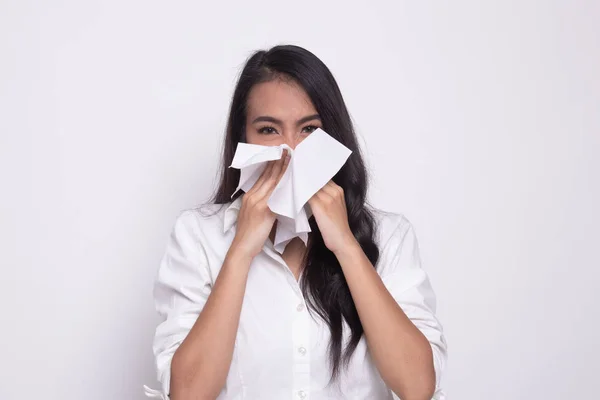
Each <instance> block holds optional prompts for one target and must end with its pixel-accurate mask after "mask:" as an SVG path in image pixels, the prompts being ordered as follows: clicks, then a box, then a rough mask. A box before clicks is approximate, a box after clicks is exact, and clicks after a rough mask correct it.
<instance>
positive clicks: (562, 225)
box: [0, 0, 600, 400]
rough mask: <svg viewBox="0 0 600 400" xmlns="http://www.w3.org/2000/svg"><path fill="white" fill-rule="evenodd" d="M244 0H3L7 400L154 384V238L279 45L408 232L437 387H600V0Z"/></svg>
mask: <svg viewBox="0 0 600 400" xmlns="http://www.w3.org/2000/svg"><path fill="white" fill-rule="evenodd" d="M238 3H239V4H233V3H231V2H227V1H220V2H210V3H202V2H199V1H171V2H167V1H147V0H146V1H134V0H127V1H123V0H120V1H103V2H100V1H97V2H89V1H87V2H82V1H75V0H69V1H66V0H65V1H60V0H57V1H53V2H43V1H23V0H19V1H17V0H12V1H7V0H3V1H2V2H1V3H0V57H1V60H0V132H1V141H0V152H1V153H0V174H1V175H0V177H1V183H2V185H1V189H0V190H1V194H2V195H1V197H0V213H1V215H0V217H1V221H0V224H1V225H0V235H1V236H0V243H1V251H2V254H1V257H0V263H1V272H2V278H1V280H0V299H1V303H0V304H1V306H2V309H1V311H2V319H1V321H2V329H1V331H0V357H1V362H0V399H2V400H14V399H36V400H37V399H42V398H43V399H69V400H71V399H72V400H81V399H86V400H101V399H102V400H104V399H124V400H129V399H139V400H141V399H142V397H143V396H142V384H143V383H147V384H151V385H153V386H155V381H154V378H155V375H154V367H153V356H152V352H151V340H152V336H153V334H154V328H155V326H156V323H157V317H156V316H155V313H154V308H153V303H152V294H151V289H152V282H153V279H154V275H155V273H156V269H157V268H158V263H159V260H160V257H161V256H162V252H163V250H164V246H165V245H166V241H167V237H168V234H169V232H170V229H171V226H172V223H173V222H174V218H175V216H176V215H177V213H178V212H179V211H180V210H181V209H183V208H187V207H191V206H194V205H196V204H198V203H200V202H202V201H204V200H206V199H207V197H208V195H209V194H210V193H211V190H212V188H213V183H214V180H215V171H216V168H217V163H218V150H219V146H220V143H221V139H222V136H223V128H224V126H225V120H226V113H227V107H228V103H229V101H230V97H231V94H232V89H233V84H234V80H235V77H236V74H237V73H238V72H239V69H240V68H241V66H242V65H243V62H244V60H245V59H246V57H247V56H249V55H250V54H251V51H252V50H254V49H258V48H268V47H269V46H272V45H275V44H279V43H294V44H299V45H301V46H304V47H306V48H308V49H309V50H311V51H313V52H314V53H315V54H317V55H318V56H319V57H320V58H321V59H322V60H323V61H324V62H325V63H326V64H327V65H328V66H329V67H330V69H331V70H332V71H333V73H334V75H335V76H336V78H337V79H338V83H339V85H340V87H341V88H342V92H343V94H344V96H345V99H346V102H347V105H348V107H349V109H350V111H351V114H352V116H353V119H354V121H355V123H356V127H357V130H358V132H359V134H360V137H361V141H362V142H363V144H364V149H365V154H366V158H367V161H368V164H369V166H370V168H371V171H372V177H373V186H372V191H371V199H372V202H373V203H374V204H375V205H376V206H379V207H382V208H385V209H388V210H391V211H397V212H402V213H404V214H405V215H406V216H407V217H408V218H409V219H410V220H411V221H412V222H413V224H414V225H415V227H416V230H417V234H418V237H419V239H420V245H421V251H422V256H423V261H424V267H425V268H426V269H427V270H428V271H429V274H430V277H431V280H432V283H433V285H434V288H435V290H436V292H437V295H438V303H439V309H438V313H439V317H440V319H441V320H442V322H443V324H444V327H445V330H446V334H447V339H448V343H449V363H448V369H447V371H446V374H445V376H444V386H445V388H446V390H447V392H448V394H449V398H450V399H457V400H479V399H486V400H494V399H498V400H500V399H502V400H506V399H510V400H513V399H528V400H530V399H544V400H548V399H556V400H558V399H561V400H563V399H593V398H597V397H598V396H599V395H598V387H597V385H596V379H597V376H598V372H599V370H598V359H600V346H599V345H598V338H599V337H600V322H599V318H600V310H599V307H598V299H597V292H598V289H600V284H599V282H600V274H599V272H598V270H599V269H600V211H599V206H600V188H599V186H600V161H599V160H600V157H598V155H599V152H600V39H599V37H600V28H598V26H599V25H598V23H599V21H600V5H599V4H600V3H598V2H597V1H593V0H589V1H583V0H579V1H566V0H565V1H562V2H561V1H542V0H538V1H534V0H528V1H475V0H472V1H466V0H460V1H453V2H441V1H440V2H429V1H419V2H415V1H413V2H399V1H375V0H373V1H369V2H368V4H364V5H360V6H354V5H350V4H349V3H348V2H342V1H338V2H327V1H323V0H320V1H314V2H313V1H302V2H294V3H293V2H284V1H271V2H269V1H246V2H238Z"/></svg>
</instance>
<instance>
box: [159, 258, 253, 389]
mask: <svg viewBox="0 0 600 400" xmlns="http://www.w3.org/2000/svg"><path fill="white" fill-rule="evenodd" d="M251 261H252V260H251V259H249V258H248V257H245V256H244V255H242V254H238V253H236V252H235V249H233V248H230V251H229V252H228V254H227V256H226V258H225V261H224V263H223V266H222V268H221V272H220V273H219V275H218V277H217V279H216V281H215V284H214V286H213V288H212V291H211V294H210V296H209V297H208V300H207V302H206V304H205V306H204V308H203V310H202V312H201V313H200V316H199V317H198V319H197V320H196V322H195V323H194V326H193V327H192V329H191V330H190V332H189V333H188V335H187V336H186V338H185V340H184V341H183V343H182V344H181V345H180V346H179V348H178V349H177V351H176V352H175V354H174V356H173V360H172V362H171V393H170V397H171V399H172V400H185V399H214V398H216V397H217V396H218V395H219V393H220V391H221V389H222V387H223V386H224V384H225V380H226V378H227V374H228V372H229V366H230V365H231V359H232V356H233V347H234V343H235V337H236V332H237V329H238V324H239V320H240V312H241V309H242V302H243V298H244V292H245V289H246V280H247V277H248V270H249V267H250V262H251Z"/></svg>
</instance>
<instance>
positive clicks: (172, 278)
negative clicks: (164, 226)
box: [146, 210, 211, 400]
mask: <svg viewBox="0 0 600 400" xmlns="http://www.w3.org/2000/svg"><path fill="white" fill-rule="evenodd" d="M200 238H201V234H200V232H199V231H198V223H197V216H195V215H194V211H193V210H186V211H183V212H182V213H181V214H180V215H179V216H178V217H177V219H176V221H175V224H174V225H173V228H172V231H171V234H170V237H169V240H168V242H167V246H166V250H165V253H164V255H163V257H162V260H161V263H160V267H159V270H158V275H157V278H156V282H155V284H154V302H155V307H156V311H157V312H158V314H159V316H160V317H161V319H162V321H161V322H160V324H159V325H158V327H157V328H156V333H155V336H154V343H153V351H154V357H155V362H156V372H157V379H158V381H159V382H160V384H161V393H160V394H159V393H157V392H158V391H155V390H152V389H149V388H147V389H146V395H147V396H149V397H155V398H161V397H162V398H163V399H164V400H167V399H169V395H170V384H171V360H172V358H173V354H175V351H176V350H177V348H178V347H179V345H180V344H181V343H182V342H183V340H184V339H185V337H186V336H187V334H188V333H189V331H190V330H191V329H192V327H193V325H194V323H195V322H196V320H197V318H198V316H199V315H200V312H201V311H202V308H203V307H204V304H206V300H207V299H208V296H209V294H210V290H211V281H210V275H209V272H208V265H207V264H208V263H207V258H206V253H205V252H204V250H203V248H202V244H201V241H200Z"/></svg>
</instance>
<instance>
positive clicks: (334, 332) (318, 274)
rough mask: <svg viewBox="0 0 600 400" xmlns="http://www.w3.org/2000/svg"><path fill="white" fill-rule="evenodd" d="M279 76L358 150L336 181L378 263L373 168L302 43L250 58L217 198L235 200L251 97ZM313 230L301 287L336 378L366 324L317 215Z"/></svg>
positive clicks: (323, 71) (327, 79)
mask: <svg viewBox="0 0 600 400" xmlns="http://www.w3.org/2000/svg"><path fill="white" fill-rule="evenodd" d="M274 79H291V80H292V81H294V82H295V83H296V84H298V85H299V86H300V87H302V88H303V89H304V91H305V92H306V93H307V95H308V97H309V98H310V99H311V101H312V103H313V105H314V107H315V108H316V110H317V112H318V113H319V116H320V117H321V121H322V124H323V130H325V131H326V132H327V133H328V134H329V135H331V136H332V137H333V138H335V139H336V140H337V141H339V142H340V143H342V144H343V145H344V146H346V147H348V148H349V149H350V150H352V154H351V155H350V157H349V158H348V160H347V161H346V163H345V164H344V166H343V167H342V168H341V170H340V171H339V172H338V173H337V174H336V175H335V177H334V178H333V181H334V182H335V183H336V184H338V185H340V186H341V187H342V188H343V189H344V194H345V199H346V206H347V209H348V221H349V224H350V229H351V230H352V232H353V234H354V236H355V237H356V239H357V240H358V243H360V245H361V247H362V249H363V251H364V252H365V254H366V255H367V257H368V258H369V260H370V261H371V263H372V264H373V265H376V263H377V260H378V258H379V249H378V248H377V245H376V243H375V234H376V232H375V230H376V226H375V220H374V217H373V214H372V211H371V210H370V209H369V208H370V207H369V206H368V204H367V180H368V179H367V170H366V168H365V164H364V162H363V159H362V156H361V153H360V149H359V147H358V143H357V140H356V134H355V132H354V128H353V127H352V121H351V119H350V115H349V114H348V110H347V109H346V105H345V103H344V99H343V98H342V94H341V92H340V89H339V87H338V85H337V83H336V81H335V79H334V77H333V75H332V74H331V72H330V71H329V69H328V68H327V66H326V65H325V64H324V63H323V62H322V61H321V60H319V58H317V57H316V56H315V55H314V54H313V53H311V52H310V51H308V50H306V49H303V48H302V47H298V46H293V45H282V46H275V47H273V48H271V49H270V50H268V51H264V50H260V51H257V52H255V53H254V54H253V55H252V56H251V57H250V58H249V59H248V60H247V62H246V65H245V66H244V68H243V70H242V72H241V75H240V77H239V80H238V82H237V85H236V87H235V91H234V93H233V98H232V100H231V106H230V112H229V119H228V122H227V131H226V135H225V142H224V143H223V156H222V163H221V166H220V175H221V177H220V182H219V186H218V189H217V191H216V193H215V195H214V197H213V198H212V202H213V203H217V204H224V203H228V202H230V201H231V195H232V194H233V192H234V191H235V189H236V187H237V185H238V182H239V177H240V171H239V170H238V169H234V168H228V166H229V165H231V162H232V160H233V155H234V153H235V150H236V146H237V144H238V143H239V142H246V109H247V100H248V95H249V93H250V91H251V89H252V87H253V86H254V85H256V84H258V83H261V82H267V81H271V80H274ZM240 194H241V192H240ZM310 228H311V230H312V232H311V234H310V235H309V241H308V248H307V251H306V253H305V256H304V273H303V275H302V279H301V281H300V287H301V289H302V293H303V294H304V297H305V298H306V300H307V303H308V305H309V308H310V309H311V310H312V311H314V312H316V313H317V314H318V315H319V316H320V317H321V318H322V319H323V320H324V321H325V322H326V323H327V325H328V326H329V330H330V332H331V341H330V343H329V347H328V349H329V359H330V364H331V378H332V379H335V378H337V377H338V376H339V373H340V367H341V366H342V365H344V366H347V365H348V362H349V360H350V357H351V356H352V353H353V352H354V350H355V349H356V346H357V345H358V343H359V341H360V339H361V337H362V334H363V327H362V324H361V322H360V318H359V317H358V312H357V310H356V306H355V305H354V301H353V300H352V296H351V294H350V289H349V288H348V284H347V282H346V279H345V277H344V274H343V272H342V269H341V267H340V264H339V262H338V260H337V258H336V257H335V255H334V254H333V253H332V252H331V251H330V250H329V249H328V248H327V247H326V246H325V243H324V241H323V237H322V235H321V232H320V231H319V227H318V226H317V224H316V222H315V219H314V217H311V219H310ZM344 321H345V322H346V323H347V325H348V327H349V328H350V341H349V342H348V344H347V345H346V347H345V348H344V349H342V347H343V331H344V324H343V322H344Z"/></svg>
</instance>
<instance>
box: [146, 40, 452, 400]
mask: <svg viewBox="0 0 600 400" xmlns="http://www.w3.org/2000/svg"><path fill="white" fill-rule="evenodd" d="M317 128H322V129H323V130H325V131H326V132H327V133H328V134H329V135H330V136H332V137H333V138H335V139H336V140H338V141H339V142H340V143H342V144H343V145H345V146H346V147H347V148H349V149H350V150H352V154H351V155H350V157H349V158H348V160H347V162H346V163H345V165H344V166H343V167H342V169H341V170H340V171H339V172H338V173H337V174H336V175H335V177H334V178H333V179H332V180H331V181H329V182H328V183H327V184H326V185H325V186H324V187H323V188H321V189H320V190H319V191H318V192H317V193H316V194H315V195H314V196H313V197H312V198H311V199H310V200H309V205H310V207H311V210H312V213H313V216H312V217H311V218H310V226H311V229H312V232H311V233H310V234H309V240H308V244H307V245H306V246H305V244H304V242H303V241H302V240H300V239H299V238H295V239H293V240H292V241H291V242H290V243H289V244H288V245H287V246H286V247H285V251H284V252H283V253H282V254H280V253H278V252H277V251H275V249H274V248H273V239H274V232H275V226H276V216H275V214H274V213H273V212H272V211H271V210H270V209H269V207H268V206H267V200H268V199H269V196H270V194H271V193H272V192H273V190H274V188H275V187H276V185H277V183H278V181H279V179H280V178H281V176H282V175H283V173H284V171H285V169H286V168H287V165H288V162H289V157H288V156H286V155H285V154H284V156H282V158H281V159H280V160H276V161H271V162H269V163H268V165H267V167H266V169H265V170H264V172H263V174H262V175H261V177H260V179H259V180H258V181H257V182H256V184H255V185H254V186H253V187H252V189H251V190H249V191H248V192H247V193H243V192H240V193H239V195H238V196H237V197H236V198H234V199H233V201H232V199H231V195H232V194H233V193H234V191H235V189H236V187H237V185H238V180H239V174H240V172H239V170H237V169H232V168H228V166H229V165H231V162H232V159H233V155H234V153H235V150H236V145H237V144H238V143H240V142H245V143H250V144H259V145H265V146H277V145H280V144H287V145H289V146H290V147H291V148H295V147H296V146H297V145H298V143H300V142H301V141H302V140H303V139H304V138H306V137H307V136H308V135H310V134H311V132H313V131H314V130H315V129H317ZM221 168H222V173H221V181H220V185H219V187H218V190H217V193H216V196H215V197H214V199H213V201H212V202H211V204H209V205H207V206H208V209H209V210H208V212H205V211H206V210H200V209H188V210H185V211H183V212H182V213H181V214H180V215H179V217H178V218H177V220H176V222H175V225H174V228H173V231H172V234H171V237H170V241H169V243H168V245H167V249H166V253H165V255H164V258H163V260H162V263H161V265H160V269H159V272H158V277H157V281H156V286H155V290H154V295H155V300H156V308H157V311H158V313H159V314H160V315H161V316H162V318H163V322H162V323H161V324H160V325H159V326H158V327H157V329H156V336H155V340H154V354H155V356H156V366H157V372H158V378H159V381H160V382H161V383H162V390H160V391H155V390H152V389H148V388H147V389H146V390H147V394H148V395H149V396H151V397H158V398H163V399H169V398H170V399H172V400H188V399H190V400H191V399H251V400H258V399H261V400H270V399H273V400H283V399H294V400H309V399H310V400H322V399H360V400H362V399H369V400H371V399H374V400H379V399H392V398H393V397H392V393H395V394H396V395H397V396H398V397H400V398H401V399H402V400H426V399H427V400H429V399H432V398H434V399H442V398H443V397H444V395H443V393H442V391H441V389H440V387H439V382H440V378H441V372H442V370H443V367H444V364H445V360H446V342H445V339H444V336H443V332H442V327H441V326H440V323H439V322H438V320H437V319H436V317H435V314H434V312H435V294H434V292H433V290H432V288H431V285H430V283H429V280H428V277H427V275H426V273H425V272H424V271H423V269H421V266H420V260H419V253H418V245H417V239H416V237H415V232H414V230H413V228H412V226H411V224H410V223H409V221H408V220H407V219H406V218H405V217H403V216H402V215H400V214H394V213H389V212H384V211H381V210H376V209H374V208H371V207H369V206H368V204H367V203H366V198H367V173H366V170H365V166H364V163H363V159H362V157H361V154H360V151H359V148H358V144H357V140H356V136H355V133H354V130H353V127H352V123H351V120H350V116H349V114H348V111H347V109H346V106H345V104H344V100H343V98H342V95H341V93H340V90H339V88H338V86H337V84H336V81H335V79H334V78H333V76H332V74H331V72H330V71H329V69H328V68H327V67H326V66H325V64H323V62H321V61H320V60H319V59H318V58H317V57H316V56H315V55H313V54H312V53H310V52H309V51H307V50H305V49H303V48H301V47H297V46H276V47H274V48H272V49H270V50H268V51H258V52H256V53H255V54H254V55H252V56H251V57H250V58H249V60H248V61H247V63H246V65H245V67H244V69H243V71H242V73H241V76H240V78H239V81H238V83H237V86H236V88H235V92H234V94H233V99H232V102H231V110H230V114H229V120H228V125H227V132H226V137H225V143H224V153H223V160H222V165H221ZM201 211H202V212H201Z"/></svg>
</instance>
